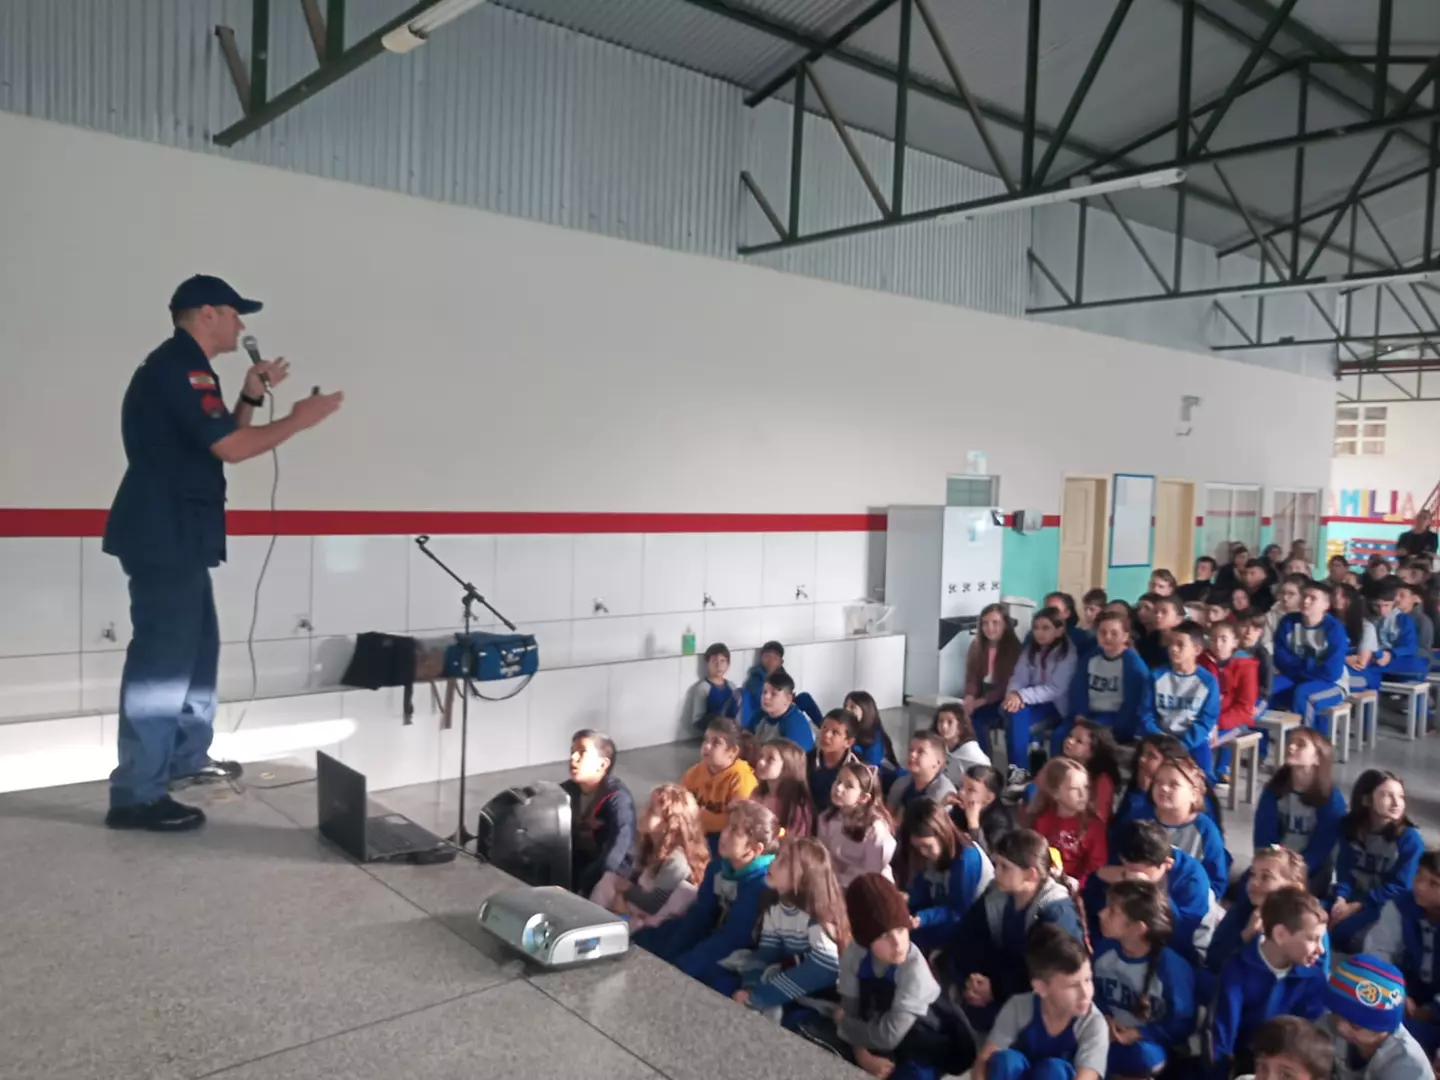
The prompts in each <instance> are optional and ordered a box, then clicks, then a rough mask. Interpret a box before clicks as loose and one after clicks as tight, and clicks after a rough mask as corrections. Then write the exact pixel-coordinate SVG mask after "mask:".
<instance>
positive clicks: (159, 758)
mask: <svg viewBox="0 0 1440 1080" xmlns="http://www.w3.org/2000/svg"><path fill="white" fill-rule="evenodd" d="M259 310H260V304H259V303H258V302H257V301H254V300H246V299H244V298H243V297H242V296H240V294H239V293H237V292H236V291H235V290H234V289H232V288H231V287H230V286H229V285H227V284H226V283H225V282H223V281H221V280H220V279H219V278H215V277H208V276H205V275H199V276H196V277H192V278H190V279H189V280H188V281H185V282H183V283H182V284H181V285H180V287H179V288H178V289H176V290H175V295H174V296H173V297H172V298H171V301H170V315H171V320H172V322H173V323H174V325H175V334H174V336H173V337H172V338H170V340H169V341H166V342H165V343H164V344H163V345H161V346H160V347H159V348H157V349H156V350H155V351H154V352H152V353H151V354H150V355H149V356H148V357H146V358H145V362H144V363H143V364H141V365H140V367H139V369H138V370H137V371H136V372H135V375H134V376H133V377H132V378H131V380H130V387H129V389H128V390H127V391H126V392H125V401H124V404H123V405H122V406H121V408H120V432H121V437H122V439H123V440H124V443H125V458H126V462H127V466H126V469H125V478H124V479H123V480H122V481H121V482H120V490H119V491H117V492H116V494H115V502H114V503H113V504H112V505H111V507H110V517H109V520H108V522H107V523H106V526H105V544H104V550H105V551H106V552H107V553H108V554H110V555H114V556H115V557H116V558H118V559H119V560H120V565H121V566H122V567H123V568H124V570H125V573H126V575H127V576H128V577H129V579H130V621H131V624H132V626H133V629H134V633H133V636H132V638H131V640H130V648H129V650H128V651H127V652H126V654H125V672H124V675H123V676H122V678H121V683H120V740H119V751H120V763H119V765H118V766H117V767H116V769H115V771H114V772H113V773H111V774H110V812H109V814H107V815H106V818H105V824H106V825H108V826H110V827H111V828H114V829H150V830H152V831H157V832H176V831H181V830H185V829H195V828H198V827H200V826H201V825H203V824H204V823H205V815H204V813H203V812H202V811H200V810H198V809H196V808H195V807H190V806H184V805H182V804H181V803H178V802H176V801H175V800H174V799H172V798H171V797H170V795H169V790H170V785H171V783H173V782H175V781H180V780H186V779H194V780H200V781H203V780H223V779H234V778H236V777H238V776H239V775H240V767H239V766H238V765H236V764H234V763H233V762H217V761H212V760H211V758H210V756H209V750H210V740H211V738H212V736H213V735H214V728H213V726H212V722H213V720H214V718H215V681H216V674H217V669H218V667H219V662H220V631H219V625H218V623H217V621H216V618H215V598H214V594H213V593H212V592H211V588H210V569H211V567H214V566H218V565H220V563H222V562H223V561H224V560H225V465H226V464H233V463H235V462H237V461H245V460H247V459H249V458H252V457H255V456H257V455H259V454H263V453H265V452H266V451H268V450H272V449H274V448H275V447H277V446H279V445H280V444H281V443H282V442H284V441H285V440H287V439H289V438H290V437H291V436H292V435H295V434H296V433H298V432H300V431H303V430H305V429H306V428H309V427H313V426H314V425H316V424H318V423H320V421H322V420H324V419H325V418H326V417H327V416H329V415H330V414H331V413H333V412H334V411H335V410H336V409H338V408H339V407H340V402H341V399H342V395H341V394H338V393H335V394H324V395H321V394H315V395H312V396H310V397H304V398H301V399H300V400H298V401H297V402H296V403H295V405H294V407H293V408H292V410H291V412H290V415H289V416H286V417H284V418H283V419H280V420H276V421H274V422H273V423H270V424H252V423H251V420H252V418H253V416H254V410H255V408H256V407H257V406H259V405H262V404H264V400H265V398H264V395H265V391H266V389H267V387H268V388H273V387H275V386H278V385H279V384H280V383H281V382H282V381H283V380H284V378H285V376H286V374H287V372H288V365H287V364H286V362H285V361H284V360H283V359H279V360H270V361H266V362H265V363H262V364H257V365H254V366H252V367H251V368H250V369H249V370H248V371H247V372H246V377H245V386H244V389H243V390H242V391H241V392H240V399H239V401H238V402H237V403H236V405H235V409H234V411H233V412H232V411H231V410H230V409H228V408H226V406H225V399H224V397H223V396H222V395H221V390H220V377H219V376H218V375H217V374H216V373H215V369H214V368H213V367H211V366H210V361H211V360H212V359H214V358H215V357H216V356H219V355H221V354H223V353H229V352H234V351H235V349H236V346H237V345H238V344H239V341H240V332H241V331H242V330H243V329H244V328H245V327H244V323H242V322H241V321H240V317H241V316H242V315H250V314H253V313H255V312H257V311H259Z"/></svg>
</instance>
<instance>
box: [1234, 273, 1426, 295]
mask: <svg viewBox="0 0 1440 1080" xmlns="http://www.w3.org/2000/svg"><path fill="white" fill-rule="evenodd" d="M1429 280H1430V274H1429V273H1428V272H1425V271H1418V272H1415V273H1408V274H1391V275H1390V276H1389V277H1372V278H1365V279H1364V280H1363V281H1354V280H1352V279H1350V278H1347V277H1345V275H1344V274H1331V275H1330V276H1329V277H1324V278H1316V279H1315V280H1314V281H1297V282H1292V283H1287V284H1284V285H1282V284H1280V283H1278V282H1277V283H1276V284H1274V285H1255V286H1254V287H1253V288H1249V289H1237V290H1235V292H1233V293H1228V294H1227V295H1229V296H1236V297H1242V298H1243V297H1247V296H1251V297H1253V296H1277V295H1284V294H1285V293H1303V292H1313V291H1314V290H1316V289H1348V288H1355V289H1368V288H1369V287H1370V286H1372V285H1408V284H1410V283H1411V282H1412V281H1413V282H1421V281H1429Z"/></svg>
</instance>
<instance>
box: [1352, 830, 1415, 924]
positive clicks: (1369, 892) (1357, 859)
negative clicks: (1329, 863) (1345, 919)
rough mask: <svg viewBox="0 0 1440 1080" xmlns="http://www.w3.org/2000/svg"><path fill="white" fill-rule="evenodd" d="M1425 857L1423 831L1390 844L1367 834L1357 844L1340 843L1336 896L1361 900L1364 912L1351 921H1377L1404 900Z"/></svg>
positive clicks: (1380, 836) (1408, 832)
mask: <svg viewBox="0 0 1440 1080" xmlns="http://www.w3.org/2000/svg"><path fill="white" fill-rule="evenodd" d="M1424 853H1425V841H1424V840H1423V839H1422V838H1421V836H1420V830H1419V829H1415V828H1409V829H1404V830H1402V831H1401V833H1400V835H1399V836H1397V837H1396V838H1395V839H1394V840H1391V839H1389V838H1387V837H1386V836H1384V835H1383V834H1381V833H1378V832H1369V831H1367V832H1366V833H1365V835H1364V836H1363V837H1362V838H1361V839H1360V841H1359V842H1358V843H1357V842H1356V841H1354V840H1341V842H1340V859H1339V861H1338V863H1337V865H1336V867H1335V895H1336V896H1337V897H1338V898H1340V899H1343V900H1359V901H1360V903H1361V905H1362V909H1361V911H1359V912H1357V913H1356V914H1355V915H1352V916H1351V918H1356V917H1357V916H1359V915H1366V916H1368V917H1369V918H1370V919H1372V920H1373V919H1376V918H1378V917H1379V915H1380V909H1381V908H1383V907H1384V906H1385V905H1386V904H1387V903H1389V902H1390V901H1391V900H1394V899H1396V898H1397V897H1400V896H1404V895H1405V894H1406V893H1408V892H1409V891H1410V889H1411V888H1412V887H1413V885H1414V884H1415V869H1416V867H1418V866H1419V865H1420V856H1421V855H1423V854H1424Z"/></svg>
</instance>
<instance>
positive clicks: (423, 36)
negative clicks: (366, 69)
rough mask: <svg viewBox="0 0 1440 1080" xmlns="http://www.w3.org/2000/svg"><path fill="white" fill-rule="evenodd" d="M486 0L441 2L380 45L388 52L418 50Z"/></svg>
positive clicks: (449, 0)
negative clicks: (432, 36) (435, 33)
mask: <svg viewBox="0 0 1440 1080" xmlns="http://www.w3.org/2000/svg"><path fill="white" fill-rule="evenodd" d="M484 2H485V0H440V3H438V4H435V5H433V6H432V7H428V8H426V9H425V10H424V11H422V12H421V13H420V14H419V15H416V16H415V17H414V18H413V19H411V20H410V21H409V22H407V23H405V24H404V25H402V26H397V27H396V28H395V29H394V30H391V31H390V32H389V33H388V34H386V35H385V36H384V37H383V38H381V39H380V44H381V45H383V46H384V47H385V49H386V51H388V52H392V53H408V52H410V51H411V50H412V49H418V48H419V47H420V46H421V45H424V44H425V42H427V41H429V40H430V35H431V34H433V33H434V32H435V31H436V30H439V29H440V28H441V27H442V26H444V25H445V24H446V23H450V22H454V21H455V20H456V19H458V18H459V17H460V16H461V15H464V14H465V13H466V12H467V11H469V10H470V9H471V8H476V7H479V6H480V5H481V4H483V3H484Z"/></svg>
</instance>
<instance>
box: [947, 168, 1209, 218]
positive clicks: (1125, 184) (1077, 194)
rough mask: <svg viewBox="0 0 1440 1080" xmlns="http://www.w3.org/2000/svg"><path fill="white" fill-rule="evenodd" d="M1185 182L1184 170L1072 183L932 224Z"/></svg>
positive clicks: (960, 212)
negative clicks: (1065, 186)
mask: <svg viewBox="0 0 1440 1080" xmlns="http://www.w3.org/2000/svg"><path fill="white" fill-rule="evenodd" d="M1075 179H1076V180H1077V181H1078V180H1079V179H1080V177H1078V176H1077V177H1076V178H1075ZM1184 180H1185V170H1184V169H1160V170H1158V171H1156V172H1152V173H1141V174H1140V175H1139V176H1120V177H1116V178H1115V179H1114V180H1098V181H1096V182H1094V183H1090V184H1085V183H1074V182H1072V183H1071V186H1070V187H1068V188H1059V189H1057V190H1055V191H1042V192H1041V193H1040V194H1038V195H1027V196H1025V197H1023V198H1019V199H1011V200H1010V201H1008V202H1003V203H995V204H993V205H991V206H977V207H976V208H975V209H973V210H957V211H955V212H954V213H953V214H941V215H940V216H939V217H935V218H931V219H930V220H931V221H937V222H941V223H944V224H950V223H952V222H956V221H969V220H970V219H971V218H976V217H979V216H980V215H982V214H1008V213H1009V212H1010V211H1011V210H1024V209H1026V208H1027V207H1031V206H1049V205H1051V204H1052V203H1062V202H1075V201H1077V200H1079V199H1089V198H1091V197H1093V196H1096V195H1109V194H1110V193H1111V192H1114V191H1133V190H1135V189H1136V188H1163V187H1174V186H1175V185H1176V184H1179V183H1183V182H1184Z"/></svg>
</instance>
